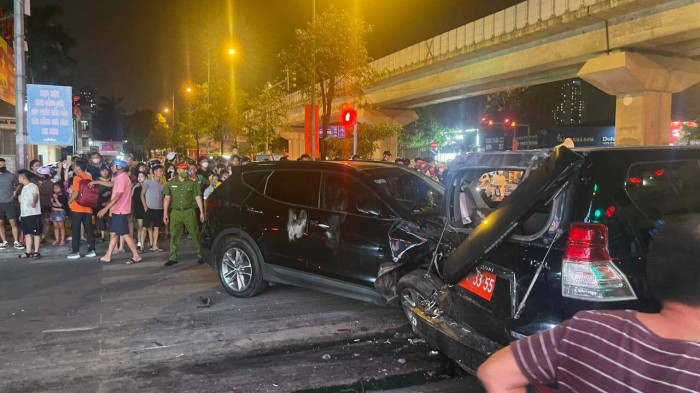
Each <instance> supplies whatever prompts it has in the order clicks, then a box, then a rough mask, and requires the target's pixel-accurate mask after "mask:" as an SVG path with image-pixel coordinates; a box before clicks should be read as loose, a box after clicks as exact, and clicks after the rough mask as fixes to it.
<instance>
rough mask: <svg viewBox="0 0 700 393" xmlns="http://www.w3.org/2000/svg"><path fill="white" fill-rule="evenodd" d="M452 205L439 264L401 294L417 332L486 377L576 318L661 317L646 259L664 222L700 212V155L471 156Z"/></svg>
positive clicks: (658, 151)
mask: <svg viewBox="0 0 700 393" xmlns="http://www.w3.org/2000/svg"><path fill="white" fill-rule="evenodd" d="M444 201H445V203H444V207H443V208H444V210H443V215H444V217H445V219H446V226H445V230H444V233H443V234H442V235H441V239H439V240H438V242H439V245H438V246H437V247H436V248H435V253H434V255H433V257H432V259H431V262H430V264H429V265H428V266H426V267H425V268H424V269H421V270H416V271H414V272H411V273H409V274H405V275H403V277H402V278H401V279H400V280H399V285H398V291H399V295H400V299H401V304H402V307H403V309H404V311H405V313H406V315H407V316H408V319H409V320H410V322H411V324H412V326H413V329H414V331H415V332H416V333H417V334H418V335H420V336H422V337H423V338H425V339H426V340H427V341H428V342H429V343H430V344H432V345H433V346H435V347H438V348H439V349H440V350H441V351H443V352H444V353H446V354H447V355H448V356H450V357H451V358H452V359H454V360H456V361H457V362H458V363H459V364H460V365H461V366H462V367H463V368H465V369H467V370H470V371H475V370H476V368H477V367H478V365H479V364H480V363H481V362H482V361H483V360H484V359H485V358H486V357H487V356H488V355H490V354H491V353H493V352H494V351H496V350H498V349H499V348H501V347H502V346H504V345H507V344H508V343H509V342H510V341H511V340H514V339H517V338H522V337H524V336H529V335H532V334H534V333H537V332H540V331H543V330H546V329H548V328H550V327H552V326H554V325H555V324H558V323H559V322H562V321H563V320H565V319H567V318H570V317H571V316H573V314H574V313H576V312H577V311H580V310H588V309H607V308H615V309H622V308H632V309H638V310H643V311H653V310H658V308H659V304H658V302H657V301H656V300H655V299H654V297H653V294H652V293H650V292H649V290H648V287H647V285H646V268H645V255H646V250H647V247H648V244H649V241H650V239H651V237H652V236H653V233H654V231H655V230H656V228H657V227H658V226H659V225H661V224H662V223H663V218H664V217H665V216H668V215H671V214H683V213H687V212H700V149H698V148H694V147H639V148H604V149H602V148H592V149H572V150H569V149H567V148H565V147H559V148H557V149H555V150H553V151H538V152H534V151H524V152H502V153H481V154H472V155H468V156H466V157H461V159H460V160H457V161H456V162H455V163H454V164H453V165H452V166H451V167H450V173H449V176H448V179H447V182H446V189H445V195H444ZM688 263H698V261H697V260H696V261H688Z"/></svg>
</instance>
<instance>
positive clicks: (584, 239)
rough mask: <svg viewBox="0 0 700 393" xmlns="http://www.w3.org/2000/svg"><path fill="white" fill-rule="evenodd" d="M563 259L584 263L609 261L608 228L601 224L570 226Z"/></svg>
mask: <svg viewBox="0 0 700 393" xmlns="http://www.w3.org/2000/svg"><path fill="white" fill-rule="evenodd" d="M564 258H565V259H573V260H577V261H585V262H592V261H600V260H606V259H610V255H609V254H608V228H607V227H606V226H605V225H603V224H586V223H575V224H571V227H570V228H569V240H568V241H567V242H566V252H565V254H564Z"/></svg>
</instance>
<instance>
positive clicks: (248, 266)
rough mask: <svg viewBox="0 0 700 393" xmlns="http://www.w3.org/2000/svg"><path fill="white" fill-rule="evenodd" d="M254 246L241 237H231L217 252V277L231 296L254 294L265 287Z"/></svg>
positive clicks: (249, 295)
mask: <svg viewBox="0 0 700 393" xmlns="http://www.w3.org/2000/svg"><path fill="white" fill-rule="evenodd" d="M254 247H255V246H251V245H250V244H249V243H248V242H246V241H245V240H243V239H241V238H233V239H229V240H227V241H225V242H224V244H223V246H222V247H221V249H220V250H221V252H219V253H218V255H219V261H218V264H217V265H218V271H219V279H220V280H221V284H222V285H223V286H224V288H225V289H226V292H228V293H229V294H231V295H233V296H236V297H251V296H255V295H257V294H258V293H260V292H262V291H263V290H264V289H265V288H266V287H267V283H266V282H265V281H263V277H262V268H261V266H260V260H259V258H258V253H257V252H256V250H255V248H254Z"/></svg>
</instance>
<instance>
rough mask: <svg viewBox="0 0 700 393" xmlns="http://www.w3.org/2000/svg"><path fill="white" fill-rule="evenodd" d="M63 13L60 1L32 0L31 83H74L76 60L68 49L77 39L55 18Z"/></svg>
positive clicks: (28, 29)
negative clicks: (42, 1) (55, 2)
mask: <svg viewBox="0 0 700 393" xmlns="http://www.w3.org/2000/svg"><path fill="white" fill-rule="evenodd" d="M61 15H63V8H62V7H61V6H60V5H58V4H45V3H39V2H33V4H32V14H31V16H29V17H27V20H26V36H27V46H28V48H29V51H28V52H27V70H28V75H27V76H28V80H29V82H30V83H41V84H49V85H71V84H72V82H73V81H72V74H73V69H74V68H75V66H76V61H75V60H74V59H73V58H72V57H70V55H69V52H70V50H71V49H72V48H74V47H75V45H76V41H75V39H74V38H73V37H71V36H70V35H69V34H68V32H66V30H65V29H64V28H63V26H61V25H60V24H58V23H57V22H56V19H57V18H59V17H60V16H61Z"/></svg>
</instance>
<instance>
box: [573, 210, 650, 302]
mask: <svg viewBox="0 0 700 393" xmlns="http://www.w3.org/2000/svg"><path fill="white" fill-rule="evenodd" d="M561 281H562V285H561V294H562V296H564V297H569V298H574V299H581V300H590V301H603V302H611V301H621V300H634V299H637V296H636V295H635V293H634V290H633V289H632V286H631V285H630V283H629V281H628V280H627V278H626V277H625V275H624V274H623V273H622V271H620V269H619V268H618V267H617V266H615V264H614V263H613V262H612V260H611V259H610V254H609V253H608V228H607V227H606V226H605V225H603V224H588V223H582V222H577V223H573V224H571V226H570V228H569V239H568V240H567V242H566V251H565V253H564V261H563V263H562V279H561Z"/></svg>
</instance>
